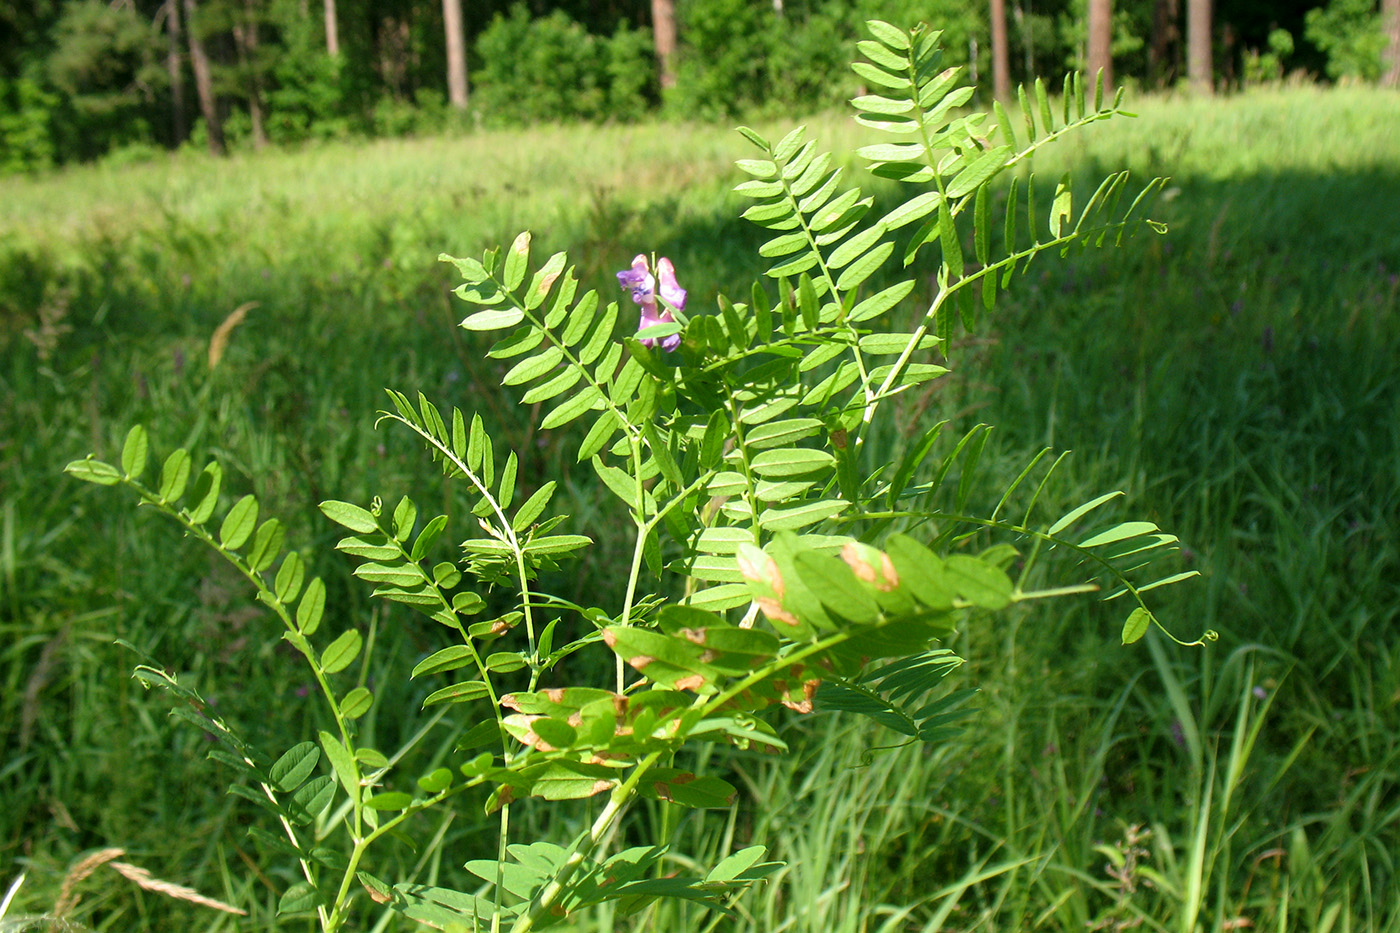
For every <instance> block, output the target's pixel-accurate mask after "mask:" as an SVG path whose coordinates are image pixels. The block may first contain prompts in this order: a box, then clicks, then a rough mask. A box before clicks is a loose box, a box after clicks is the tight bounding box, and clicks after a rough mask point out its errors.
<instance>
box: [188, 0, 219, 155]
mask: <svg viewBox="0 0 1400 933" xmlns="http://www.w3.org/2000/svg"><path fill="white" fill-rule="evenodd" d="M183 3H184V4H185V36H186V38H187V39H188V41H189V46H190V68H191V70H193V71H194V89H195V93H196V94H198V95H199V109H200V111H201V112H202V113H203V114H204V126H205V128H206V129H207V130H208V131H209V151H210V152H212V153H214V155H224V154H225V153H227V152H228V147H227V146H225V145H224V124H223V122H222V121H221V120H220V119H219V102H218V101H217V100H215V99H214V78H213V75H211V74H210V71H209V56H208V55H206V54H205V53H204V43H203V42H201V41H200V38H199V29H198V27H197V25H196V24H197V22H198V10H197V6H196V0H183Z"/></svg>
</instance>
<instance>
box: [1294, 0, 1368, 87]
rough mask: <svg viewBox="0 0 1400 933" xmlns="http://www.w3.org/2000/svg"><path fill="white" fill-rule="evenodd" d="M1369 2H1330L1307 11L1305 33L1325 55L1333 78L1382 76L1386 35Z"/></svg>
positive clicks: (1339, 0)
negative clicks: (1382, 54)
mask: <svg viewBox="0 0 1400 933" xmlns="http://www.w3.org/2000/svg"><path fill="white" fill-rule="evenodd" d="M1373 7H1374V4H1372V3H1371V2H1370V0H1332V2H1331V3H1329V4H1327V6H1326V7H1319V8H1318V9H1315V10H1309V11H1308V16H1307V20H1306V22H1307V26H1306V29H1305V34H1306V35H1307V37H1308V41H1310V42H1312V44H1313V45H1316V46H1317V47H1318V48H1319V49H1321V50H1322V51H1323V53H1324V54H1326V56H1327V74H1328V76H1329V77H1332V78H1361V79H1362V80H1365V81H1375V80H1376V79H1378V78H1379V77H1380V76H1381V50H1382V49H1384V48H1385V41H1386V40H1385V34H1384V33H1383V32H1382V31H1381V20H1380V15H1379V14H1377V13H1376V12H1375V10H1374V9H1373Z"/></svg>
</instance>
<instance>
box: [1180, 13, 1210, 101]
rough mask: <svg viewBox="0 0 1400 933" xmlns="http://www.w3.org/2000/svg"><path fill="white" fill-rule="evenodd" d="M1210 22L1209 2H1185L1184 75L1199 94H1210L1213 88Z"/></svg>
mask: <svg viewBox="0 0 1400 933" xmlns="http://www.w3.org/2000/svg"><path fill="white" fill-rule="evenodd" d="M1210 20H1211V9H1210V0H1187V6H1186V73H1187V75H1188V76H1190V78H1191V87H1192V89H1193V90H1195V91H1196V92H1198V93H1201V94H1211V93H1213V92H1214V88H1215V69H1214V66H1213V65H1212V63H1211V22H1210Z"/></svg>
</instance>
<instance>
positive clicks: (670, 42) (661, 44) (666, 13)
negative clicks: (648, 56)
mask: <svg viewBox="0 0 1400 933" xmlns="http://www.w3.org/2000/svg"><path fill="white" fill-rule="evenodd" d="M651 32H652V40H653V42H654V43H655V45H656V66H657V68H658V70H659V72H660V75H661V87H662V89H663V90H664V89H666V88H670V87H675V86H676V66H675V56H676V5H675V2H674V0H651Z"/></svg>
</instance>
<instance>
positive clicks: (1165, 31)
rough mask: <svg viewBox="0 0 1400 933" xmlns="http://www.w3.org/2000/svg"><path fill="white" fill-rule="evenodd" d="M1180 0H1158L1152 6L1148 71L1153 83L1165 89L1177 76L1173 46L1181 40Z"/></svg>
mask: <svg viewBox="0 0 1400 933" xmlns="http://www.w3.org/2000/svg"><path fill="white" fill-rule="evenodd" d="M1180 12H1181V8H1180V0H1156V2H1154V3H1153V4H1152V44H1151V45H1149V46H1148V47H1147V71H1148V77H1149V79H1150V80H1151V81H1152V83H1154V84H1156V85H1157V86H1158V87H1164V86H1165V85H1167V84H1169V83H1171V81H1172V79H1173V78H1174V77H1175V76H1176V69H1175V67H1173V62H1172V61H1171V58H1170V56H1171V49H1172V46H1174V45H1176V43H1177V42H1178V41H1179V40H1180V39H1181V32H1180V30H1179V29H1178V27H1177V16H1178V15H1179V14H1180Z"/></svg>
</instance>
